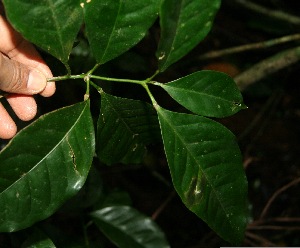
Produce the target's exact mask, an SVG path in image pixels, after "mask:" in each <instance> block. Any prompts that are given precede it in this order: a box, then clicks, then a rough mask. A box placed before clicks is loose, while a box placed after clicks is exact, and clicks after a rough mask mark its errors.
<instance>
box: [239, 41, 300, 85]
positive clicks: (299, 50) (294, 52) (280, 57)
mask: <svg viewBox="0 0 300 248" xmlns="http://www.w3.org/2000/svg"><path fill="white" fill-rule="evenodd" d="M299 60H300V46H298V47H295V48H292V49H288V50H285V51H283V52H280V53H278V54H275V55H274V56H272V57H269V58H267V59H265V60H263V61H260V62H259V63H257V64H255V65H254V66H252V67H251V68H250V69H248V70H246V71H244V72H242V73H240V74H239V75H237V76H236V77H235V78H234V80H235V82H236V83H237V85H238V87H239V88H240V90H244V89H246V88H247V87H248V86H249V85H251V84H253V83H255V82H257V81H259V80H261V79H263V78H265V77H266V76H268V75H270V74H272V73H274V72H276V71H279V70H280V69H283V68H285V67H288V66H290V65H292V64H295V63H296V62H298V61H299Z"/></svg>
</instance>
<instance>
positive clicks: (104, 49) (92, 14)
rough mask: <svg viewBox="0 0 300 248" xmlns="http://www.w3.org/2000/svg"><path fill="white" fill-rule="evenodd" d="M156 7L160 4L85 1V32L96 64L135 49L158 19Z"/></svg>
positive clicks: (156, 0)
mask: <svg viewBox="0 0 300 248" xmlns="http://www.w3.org/2000/svg"><path fill="white" fill-rule="evenodd" d="M159 3H160V0H147V1H135V0H126V1H124V0H114V1H111V0H102V1H86V3H84V5H83V8H84V13H85V23H86V31H87V36H88V40H89V42H90V46H91V50H92V52H93V54H94V56H95V58H96V60H97V62H98V63H101V64H104V63H105V62H107V61H109V60H111V59H113V58H116V57H117V56H119V55H121V54H122V53H124V52H126V51H127V50H128V49H129V48H131V47H133V46H134V45H136V44H137V43H138V42H139V41H140V40H141V39H142V38H143V37H144V36H145V35H146V33H147V31H148V29H149V28H150V27H151V25H152V24H153V22H154V21H155V19H156V18H157V16H158V9H159Z"/></svg>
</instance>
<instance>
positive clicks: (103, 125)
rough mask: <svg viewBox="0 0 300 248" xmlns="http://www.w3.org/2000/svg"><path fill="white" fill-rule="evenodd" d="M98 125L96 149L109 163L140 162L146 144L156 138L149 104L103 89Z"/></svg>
mask: <svg viewBox="0 0 300 248" xmlns="http://www.w3.org/2000/svg"><path fill="white" fill-rule="evenodd" d="M97 126H98V127H97V151H96V152H97V155H98V157H99V158H100V160H101V161H103V162H104V163H106V164H109V165H110V164H114V163H118V162H123V163H140V162H141V161H142V159H143V157H144V155H145V152H146V145H148V144H149V143H151V142H153V141H157V139H159V138H158V137H159V125H158V121H157V115H156V112H155V110H154V109H153V107H152V106H151V105H150V104H148V103H145V102H142V101H137V100H131V99H125V98H120V97H115V96H112V95H109V94H106V93H104V92H103V93H101V113H100V116H99V119H98V124H97ZM112 130H113V131H112Z"/></svg>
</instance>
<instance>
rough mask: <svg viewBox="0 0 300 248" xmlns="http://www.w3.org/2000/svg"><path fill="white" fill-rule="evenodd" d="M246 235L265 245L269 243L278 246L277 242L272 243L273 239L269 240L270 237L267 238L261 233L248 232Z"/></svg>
mask: <svg viewBox="0 0 300 248" xmlns="http://www.w3.org/2000/svg"><path fill="white" fill-rule="evenodd" d="M245 235H246V237H248V238H251V239H253V240H255V241H259V242H260V243H261V244H264V245H268V246H273V247H276V244H274V243H272V242H271V241H269V240H268V239H265V238H263V237H261V236H259V235H256V234H254V233H251V232H246V234H245Z"/></svg>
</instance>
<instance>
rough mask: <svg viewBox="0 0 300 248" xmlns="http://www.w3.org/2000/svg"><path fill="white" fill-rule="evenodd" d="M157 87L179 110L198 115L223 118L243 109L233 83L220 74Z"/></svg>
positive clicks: (207, 73)
mask: <svg viewBox="0 0 300 248" xmlns="http://www.w3.org/2000/svg"><path fill="white" fill-rule="evenodd" d="M157 85H159V86H161V87H162V88H164V89H165V90H166V91H167V92H168V93H169V94H170V95H171V96H172V98H174V99H175V100H176V101H177V102H178V103H180V104H181V105H182V106H184V107H185V108H187V109H189V110H190V111H192V112H194V113H196V114H199V115H204V116H209V117H226V116H230V115H233V114H235V113H236V112H238V111H239V110H241V109H243V108H245V105H244V104H243V98H242V95H241V93H240V91H239V89H238V88H237V86H236V84H235V82H234V81H233V79H232V78H230V77H229V76H228V75H226V74H224V73H221V72H216V71H200V72H195V73H193V74H191V75H188V76H186V77H183V78H180V79H178V80H175V81H173V82H170V83H167V84H157Z"/></svg>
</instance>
